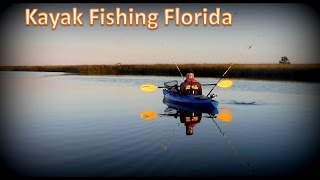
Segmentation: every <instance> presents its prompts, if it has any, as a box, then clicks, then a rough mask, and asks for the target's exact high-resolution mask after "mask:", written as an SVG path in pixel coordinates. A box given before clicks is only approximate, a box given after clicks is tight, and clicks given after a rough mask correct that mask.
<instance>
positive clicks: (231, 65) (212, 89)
mask: <svg viewBox="0 0 320 180" xmlns="http://www.w3.org/2000/svg"><path fill="white" fill-rule="evenodd" d="M232 65H233V62H232V63H231V64H230V66H229V67H228V69H227V70H226V71H225V72H224V73H223V75H222V76H221V78H220V79H219V80H218V82H217V83H216V84H215V85H214V86H213V87H212V89H211V90H210V91H209V93H208V94H207V97H208V96H209V95H210V93H211V92H212V90H213V89H214V88H215V87H216V86H217V84H218V83H219V82H220V81H221V79H222V78H223V77H224V76H225V75H226V74H227V73H228V71H229V69H230V68H231V66H232Z"/></svg>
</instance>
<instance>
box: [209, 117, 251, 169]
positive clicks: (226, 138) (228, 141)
mask: <svg viewBox="0 0 320 180" xmlns="http://www.w3.org/2000/svg"><path fill="white" fill-rule="evenodd" d="M211 119H212V120H213V122H214V124H215V125H216V126H217V128H218V129H219V131H220V133H221V134H222V136H223V137H224V139H225V141H226V142H227V143H228V145H229V147H230V148H231V149H232V151H233V153H234V155H235V157H236V158H237V159H238V160H239V161H240V163H241V164H242V165H243V166H244V167H245V168H247V170H248V171H249V174H250V175H252V168H251V167H250V164H249V163H245V162H244V160H242V159H241V158H240V155H239V153H238V151H237V150H236V148H235V147H234V146H233V144H232V143H231V141H230V139H229V138H228V137H227V136H226V133H225V132H222V130H221V128H220V127H219V125H218V124H217V122H216V121H215V120H214V119H213V118H211Z"/></svg>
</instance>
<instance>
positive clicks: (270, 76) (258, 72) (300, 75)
mask: <svg viewBox="0 0 320 180" xmlns="http://www.w3.org/2000/svg"><path fill="white" fill-rule="evenodd" d="M178 66H179V68H180V70H181V72H182V73H183V75H185V74H186V73H187V72H194V73H195V76H196V77H220V76H221V75H222V74H223V73H224V72H225V71H226V70H227V68H228V67H229V66H230V64H178ZM0 70H1V71H41V72H66V73H75V74H80V75H158V76H180V73H179V71H178V70H177V68H176V66H175V65H174V64H144V65H123V64H117V65H70V66H69V65H68V66H66V65H62V66H1V67H0ZM227 77H228V78H247V79H266V80H292V81H306V82H320V80H319V77H320V64H234V65H233V66H232V68H231V69H230V71H229V73H228V74H227Z"/></svg>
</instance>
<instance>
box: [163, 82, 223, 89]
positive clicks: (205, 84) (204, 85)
mask: <svg viewBox="0 0 320 180" xmlns="http://www.w3.org/2000/svg"><path fill="white" fill-rule="evenodd" d="M201 85H202V86H212V85H217V84H216V83H214V84H201ZM178 87H180V86H178ZM158 88H166V87H164V86H158Z"/></svg>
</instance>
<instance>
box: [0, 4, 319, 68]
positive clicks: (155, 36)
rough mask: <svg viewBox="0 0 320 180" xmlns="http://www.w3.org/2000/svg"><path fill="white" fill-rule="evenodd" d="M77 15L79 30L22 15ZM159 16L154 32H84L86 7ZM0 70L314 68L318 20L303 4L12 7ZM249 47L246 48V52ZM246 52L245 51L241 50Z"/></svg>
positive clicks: (5, 19) (86, 29) (117, 29)
mask: <svg viewBox="0 0 320 180" xmlns="http://www.w3.org/2000/svg"><path fill="white" fill-rule="evenodd" d="M73 7H76V8H78V10H79V11H82V12H84V16H83V19H84V26H74V27H62V26H59V25H58V27H57V29H56V30H51V29H50V26H47V27H39V26H38V27H35V26H26V25H25V9H26V8H30V9H33V8H38V9H39V11H45V12H72V8H73ZM116 7H120V8H121V10H122V11H123V12H128V8H130V7H131V8H133V9H134V11H135V12H144V13H148V12H151V11H152V12H159V13H160V14H159V19H158V23H159V28H158V29H157V30H153V31H152V30H149V29H148V28H146V27H144V26H138V27H135V26H120V27H115V26H113V27H107V26H100V25H98V24H96V25H94V26H89V23H88V16H89V9H90V8H105V9H106V11H107V12H115V8H116ZM175 7H179V8H180V11H181V13H182V12H201V11H202V8H208V12H209V13H211V12H214V11H215V8H217V7H219V8H221V12H222V13H223V12H230V13H233V23H232V26H229V27H226V26H222V25H220V26H210V25H209V26H202V25H199V26H182V25H181V26H175V25H174V24H170V25H169V26H167V27H166V26H164V19H163V16H164V14H163V12H164V9H165V8H175ZM0 22H1V28H2V30H1V31H0V37H1V46H0V47H1V55H2V57H1V61H0V65H79V64H116V63H122V64H155V63H169V64H170V63H173V62H175V63H214V64H216V63H231V62H234V63H244V64H247V63H248V64H249V63H250V64H262V63H278V61H279V60H280V59H281V57H283V56H287V57H288V58H289V60H290V61H291V63H294V64H301V63H302V64H310V63H319V62H320V61H319V58H318V57H320V56H319V50H318V49H319V45H320V43H319V39H320V37H319V32H320V31H319V30H320V28H319V27H320V24H319V22H320V21H319V15H318V14H317V13H316V12H315V11H314V9H312V8H310V7H309V6H306V5H304V4H286V3H281V4H261V3H255V4H250V3H246V4H244V3H242V4H232V3H226V4H195V3H193V4H107V3H105V4H80V3H79V4H52V3H50V4H35V3H32V4H17V5H14V6H11V7H9V8H7V9H6V11H5V12H4V13H2V14H1V17H0ZM251 45H252V46H251ZM249 46H251V48H250V49H249Z"/></svg>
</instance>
